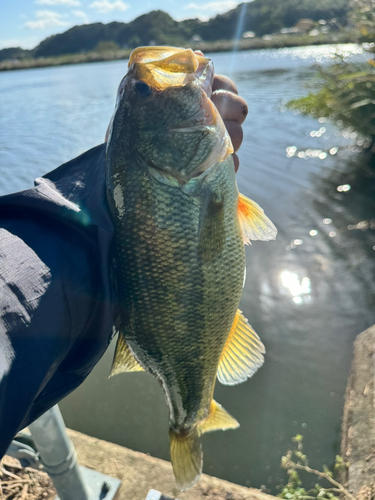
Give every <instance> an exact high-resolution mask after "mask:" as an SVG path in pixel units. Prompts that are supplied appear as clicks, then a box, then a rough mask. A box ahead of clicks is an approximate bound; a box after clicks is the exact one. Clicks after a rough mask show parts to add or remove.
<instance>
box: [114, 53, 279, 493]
mask: <svg viewBox="0 0 375 500" xmlns="http://www.w3.org/2000/svg"><path fill="white" fill-rule="evenodd" d="M213 78H214V68H213V63H212V61H211V60H210V59H208V58H206V57H205V56H204V55H203V54H202V53H201V52H193V51H192V50H191V49H184V48H176V47H139V48H137V49H135V50H134V51H133V52H132V54H131V56H130V59H129V64H128V72H127V74H126V75H125V77H124V78H123V80H122V81H121V83H120V86H119V91H118V96H117V101H116V106H115V111H114V114H113V118H112V121H111V125H110V131H109V137H108V142H107V153H106V184H107V198H108V203H109V208H110V213H111V217H112V220H113V223H114V227H115V236H114V250H113V260H114V263H115V266H114V269H115V271H114V274H115V278H116V284H117V291H118V303H119V310H120V316H119V318H120V320H119V325H118V330H119V336H118V340H117V345H116V351H115V355H114V360H113V365H112V370H111V375H115V374H118V373H122V372H132V371H147V372H148V373H150V374H152V375H153V376H154V377H156V379H157V380H158V381H159V383H160V385H161V386H162V388H163V391H164V394H165V397H166V402H167V405H168V409H169V440H170V454H171V462H172V468H173V472H174V475H175V479H176V484H177V486H178V487H179V488H180V489H181V490H185V489H187V488H189V487H190V486H192V485H193V484H194V483H195V482H196V481H197V480H198V478H199V476H200V474H201V472H202V463H203V462H202V459H203V455H202V448H201V443H200V436H201V435H202V434H203V433H205V432H210V431H214V430H218V429H222V430H226V429H235V428H237V427H238V426H239V424H238V422H237V420H236V419H235V418H234V417H232V416H231V415H230V414H229V413H228V412H227V411H226V410H225V409H224V408H223V407H222V406H221V405H220V404H219V403H217V402H216V401H215V400H214V399H213V392H214V387H215V382H216V379H218V380H219V381H220V382H221V383H222V384H225V385H235V384H238V383H240V382H244V381H245V380H247V379H248V378H249V377H251V376H252V375H253V374H254V373H255V372H256V370H257V369H258V368H259V367H260V366H261V365H262V364H263V361H264V354H265V348H264V345H263V343H262V342H261V340H260V338H259V336H258V335H257V333H256V332H255V331H254V330H253V328H252V327H251V326H250V324H249V323H248V321H247V319H246V318H245V317H244V315H243V314H242V312H241V311H240V310H239V302H240V298H241V294H242V289H243V285H244V272H245V250H244V243H250V241H251V240H265V241H267V240H272V239H274V238H275V237H276V232H277V230H276V228H275V226H274V225H273V223H272V222H271V221H270V219H269V218H268V217H267V216H266V215H265V213H264V211H263V210H262V209H261V208H260V206H259V205H258V204H257V203H255V202H254V201H252V200H250V199H248V198H247V197H245V196H244V195H241V194H239V192H238V189H237V185H236V179H235V169H234V164H233V159H232V156H231V153H233V147H232V144H231V140H230V137H229V135H228V133H227V131H226V128H225V125H224V123H223V121H222V119H221V117H220V114H219V112H218V110H217V109H216V107H215V106H214V104H213V103H212V100H211V99H210V97H211V92H212V82H213Z"/></svg>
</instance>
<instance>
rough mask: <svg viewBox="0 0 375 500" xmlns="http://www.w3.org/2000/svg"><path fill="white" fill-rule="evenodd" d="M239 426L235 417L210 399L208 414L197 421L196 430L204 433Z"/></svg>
mask: <svg viewBox="0 0 375 500" xmlns="http://www.w3.org/2000/svg"><path fill="white" fill-rule="evenodd" d="M239 426H240V424H239V423H238V422H237V420H236V419H235V418H233V417H232V416H231V415H229V413H228V412H227V411H226V410H224V408H223V407H222V406H221V405H219V403H217V402H216V401H214V400H212V401H211V408H210V414H209V415H208V417H207V418H206V419H205V420H203V421H202V422H199V423H198V432H199V434H204V433H205V432H211V431H219V430H222V431H225V430H227V429H237V427H239Z"/></svg>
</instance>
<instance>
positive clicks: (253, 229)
mask: <svg viewBox="0 0 375 500" xmlns="http://www.w3.org/2000/svg"><path fill="white" fill-rule="evenodd" d="M238 219H239V222H240V226H241V229H242V237H243V241H244V243H245V245H251V242H250V241H251V240H253V241H255V240H262V241H269V240H274V239H275V238H276V235H277V229H276V227H275V226H274V225H273V223H272V222H271V221H270V220H269V218H268V217H267V216H266V214H265V213H264V210H263V209H262V208H261V207H260V206H259V205H258V204H257V203H255V201H252V200H250V199H249V198H247V197H246V196H244V195H243V194H240V193H239V199H238Z"/></svg>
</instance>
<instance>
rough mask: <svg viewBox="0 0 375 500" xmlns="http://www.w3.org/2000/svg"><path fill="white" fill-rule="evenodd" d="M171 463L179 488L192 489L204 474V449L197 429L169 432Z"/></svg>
mask: <svg viewBox="0 0 375 500" xmlns="http://www.w3.org/2000/svg"><path fill="white" fill-rule="evenodd" d="M169 442H170V449H171V462H172V467H173V473H174V476H175V478H176V483H177V486H178V487H179V488H180V490H181V491H183V490H186V489H188V488H190V486H193V484H194V483H196V482H197V481H198V479H199V476H200V475H201V473H202V458H203V455H202V447H201V444H200V442H199V434H198V431H197V428H196V427H194V428H193V429H191V430H190V431H189V432H186V433H179V432H176V431H174V430H172V429H170V430H169Z"/></svg>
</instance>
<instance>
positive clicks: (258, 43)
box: [0, 32, 360, 71]
mask: <svg viewBox="0 0 375 500" xmlns="http://www.w3.org/2000/svg"><path fill="white" fill-rule="evenodd" d="M358 38H359V36H358V33H357V32H355V33H354V32H347V33H342V32H339V33H337V34H330V35H319V36H314V37H313V36H308V35H304V36H296V35H269V38H266V39H264V38H249V39H241V40H239V41H238V42H237V41H234V40H222V41H218V42H199V43H197V42H195V43H192V44H191V48H192V49H194V50H201V51H202V52H204V53H209V52H230V51H234V50H239V51H243V50H261V49H281V48H292V47H305V46H309V45H338V44H343V43H360V42H359V40H358ZM186 45H187V46H188V45H190V44H189V43H187V44H186ZM132 51H133V49H123V50H117V51H113V50H109V51H104V52H95V51H92V52H84V53H79V54H66V55H61V56H57V57H46V58H38V59H21V60H7V61H3V62H1V63H0V71H15V70H20V69H34V68H47V67H53V66H65V65H69V64H85V63H93V62H105V61H118V60H124V59H128V58H129V56H130V54H131V52H132Z"/></svg>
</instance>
